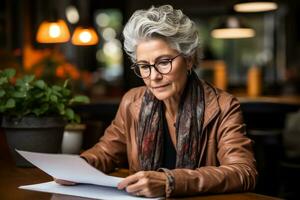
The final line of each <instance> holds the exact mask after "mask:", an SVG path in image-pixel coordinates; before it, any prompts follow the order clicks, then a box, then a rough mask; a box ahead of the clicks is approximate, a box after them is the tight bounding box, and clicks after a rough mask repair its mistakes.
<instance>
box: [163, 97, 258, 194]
mask: <svg viewBox="0 0 300 200" xmlns="http://www.w3.org/2000/svg"><path fill="white" fill-rule="evenodd" d="M218 125H219V128H218V130H217V131H218V133H217V135H218V136H217V138H216V139H217V140H218V144H217V148H218V150H217V159H218V161H219V164H220V165H219V166H203V167H200V168H197V169H195V170H189V169H174V170H170V171H168V173H166V175H167V176H171V178H170V177H168V180H174V182H173V184H172V186H171V188H172V190H170V189H169V188H170V186H169V185H168V184H169V183H168V181H167V187H166V188H167V190H166V193H167V196H179V195H193V194H199V193H224V192H243V191H249V190H253V189H254V187H255V184H256V178H257V171H256V161H255V158H254V155H253V150H252V141H251V140H250V139H249V138H247V137H246V136H245V133H246V132H245V125H244V124H243V119H242V115H241V111H240V104H239V102H238V101H237V100H236V99H235V98H231V100H230V101H229V104H227V106H226V108H225V109H224V110H221V115H220V122H219V124H218Z"/></svg>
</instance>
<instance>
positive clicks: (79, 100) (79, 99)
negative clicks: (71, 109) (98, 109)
mask: <svg viewBox="0 0 300 200" xmlns="http://www.w3.org/2000/svg"><path fill="white" fill-rule="evenodd" d="M70 103H71V104H72V103H90V99H89V98H88V97H87V96H84V95H77V96H75V97H74V98H72V99H71V101H70Z"/></svg>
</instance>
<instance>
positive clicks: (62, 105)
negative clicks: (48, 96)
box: [56, 103, 65, 115]
mask: <svg viewBox="0 0 300 200" xmlns="http://www.w3.org/2000/svg"><path fill="white" fill-rule="evenodd" d="M56 107H57V108H58V110H59V113H60V114H61V115H64V114H65V105H64V104H63V103H58V104H57V106H56Z"/></svg>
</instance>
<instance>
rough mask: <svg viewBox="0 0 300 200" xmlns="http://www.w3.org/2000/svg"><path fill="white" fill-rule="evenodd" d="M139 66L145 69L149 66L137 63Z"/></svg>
mask: <svg viewBox="0 0 300 200" xmlns="http://www.w3.org/2000/svg"><path fill="white" fill-rule="evenodd" d="M139 68H140V69H141V70H147V69H149V66H148V65H143V64H139Z"/></svg>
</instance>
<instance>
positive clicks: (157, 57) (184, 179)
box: [81, 5, 257, 197]
mask: <svg viewBox="0 0 300 200" xmlns="http://www.w3.org/2000/svg"><path fill="white" fill-rule="evenodd" d="M123 35H124V47H125V51H126V52H127V54H128V55H129V56H130V58H131V59H132V61H133V62H134V64H133V65H132V67H131V69H132V70H133V71H134V73H135V74H136V75H137V76H138V77H140V78H142V79H143V81H144V83H145V86H142V87H138V88H134V89H131V90H130V91H128V92H127V93H126V94H125V95H124V97H123V98H122V101H121V103H120V106H119V109H118V112H117V114H116V117H115V119H114V120H113V121H112V123H111V125H110V126H109V127H108V128H107V129H106V131H105V134H104V136H103V137H102V138H101V139H100V140H99V142H98V143H97V144H96V145H95V146H94V147H92V148H91V149H89V150H87V151H85V152H83V153H82V154H81V156H82V157H84V158H85V159H86V160H87V161H88V162H89V163H90V164H91V165H93V166H95V167H96V168H98V169H99V170H101V171H103V172H106V173H108V172H111V171H113V170H114V169H115V168H116V167H118V166H122V164H124V163H126V162H128V164H129V171H130V174H131V175H130V176H128V177H126V178H125V179H124V180H123V181H122V182H120V183H119V185H118V188H119V189H126V191H127V192H129V193H132V194H133V195H137V196H146V197H157V196H164V195H165V196H167V197H170V196H179V195H180V196H184V195H194V194H200V193H223V192H241V191H249V190H252V189H254V187H255V183H256V177H257V171H256V167H255V159H254V156H253V151H252V146H251V145H252V144H251V140H250V139H248V138H247V137H246V136H245V125H244V123H243V120H242V114H241V111H240V105H239V102H238V101H237V99H236V98H234V97H233V96H232V95H230V94H228V93H226V92H224V91H221V90H219V89H216V88H214V87H213V86H211V85H209V84H207V83H206V82H204V81H202V80H199V79H198V77H197V75H196V74H195V72H194V71H193V67H194V66H196V65H197V64H198V59H199V56H198V54H199V37H198V33H197V30H196V27H195V24H194V23H193V22H192V21H191V20H190V19H189V18H188V17H187V16H186V15H184V14H183V13H182V11H180V10H176V9H173V7H172V6H170V5H164V6H160V7H151V8H150V9H148V10H138V11H136V12H135V13H134V14H133V15H132V17H131V18H130V19H129V21H128V23H127V24H126V26H125V28H124V31H123Z"/></svg>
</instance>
